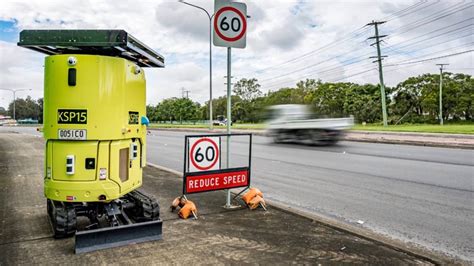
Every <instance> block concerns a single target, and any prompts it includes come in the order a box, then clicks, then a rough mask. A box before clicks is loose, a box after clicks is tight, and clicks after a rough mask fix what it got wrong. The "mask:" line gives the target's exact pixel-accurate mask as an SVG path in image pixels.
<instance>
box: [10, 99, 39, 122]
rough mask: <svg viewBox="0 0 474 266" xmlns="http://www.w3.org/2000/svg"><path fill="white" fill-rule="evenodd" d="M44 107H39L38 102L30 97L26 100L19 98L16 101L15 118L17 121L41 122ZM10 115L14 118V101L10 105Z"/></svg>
mask: <svg viewBox="0 0 474 266" xmlns="http://www.w3.org/2000/svg"><path fill="white" fill-rule="evenodd" d="M42 108H43V107H42V106H39V105H38V102H37V101H35V100H33V99H32V98H31V97H30V96H28V97H26V99H22V98H17V99H16V100H15V116H16V119H26V118H31V119H36V120H39V119H40V116H41V117H42V115H41V113H42ZM8 114H9V115H10V116H11V117H13V101H12V102H11V103H10V104H9V105H8Z"/></svg>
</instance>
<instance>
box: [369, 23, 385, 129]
mask: <svg viewBox="0 0 474 266" xmlns="http://www.w3.org/2000/svg"><path fill="white" fill-rule="evenodd" d="M385 22H386V21H374V20H372V22H371V23H369V24H367V25H368V26H372V25H373V26H374V27H375V36H373V37H370V38H369V39H375V43H373V44H371V45H370V46H373V45H374V44H376V45H377V56H376V57H375V56H371V57H370V58H377V60H375V61H373V62H372V63H375V62H378V65H379V80H380V94H381V95H380V96H381V99H382V117H383V126H384V127H386V126H387V125H388V124H387V105H386V103H385V101H386V97H387V96H386V95H385V85H384V82H383V70H382V60H383V58H384V57H387V56H384V55H382V53H381V52H380V41H381V40H380V39H382V38H384V37H387V35H379V29H378V25H380V24H383V23H385Z"/></svg>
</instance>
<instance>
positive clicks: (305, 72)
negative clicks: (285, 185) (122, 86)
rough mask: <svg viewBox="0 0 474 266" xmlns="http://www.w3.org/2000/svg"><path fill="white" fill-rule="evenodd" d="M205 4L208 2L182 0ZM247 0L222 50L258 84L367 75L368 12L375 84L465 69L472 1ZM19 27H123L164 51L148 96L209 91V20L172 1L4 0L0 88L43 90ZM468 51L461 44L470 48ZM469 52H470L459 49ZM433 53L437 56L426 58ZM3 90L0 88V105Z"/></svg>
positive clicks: (4, 100)
mask: <svg viewBox="0 0 474 266" xmlns="http://www.w3.org/2000/svg"><path fill="white" fill-rule="evenodd" d="M189 2H190V3H193V4H195V5H199V6H202V7H203V8H205V9H206V10H207V11H208V12H209V13H211V14H212V13H213V12H214V10H213V9H214V2H213V1H210V0H209V1H204V0H203V1H199V0H189ZM242 2H245V3H246V4H247V10H248V15H250V16H251V18H250V19H249V20H248V32H247V47H246V48H245V49H233V50H232V56H233V58H232V70H233V71H232V75H233V76H234V77H235V79H240V78H252V77H255V78H257V79H258V80H259V82H260V84H261V85H262V89H263V91H268V90H277V89H279V88H281V87H291V86H294V85H295V83H296V82H297V81H298V80H301V79H306V78H315V79H322V80H323V81H352V82H359V83H366V82H370V83H377V82H378V72H377V68H376V64H374V63H372V60H373V59H370V58H369V57H370V56H375V55H376V50H375V48H374V47H371V46H370V44H372V43H373V40H367V38H369V37H371V36H373V35H374V27H373V26H366V24H367V23H369V22H371V21H372V20H384V21H387V22H386V23H384V24H382V25H380V27H379V31H380V34H384V35H388V36H387V37H386V38H384V42H382V46H381V47H382V53H383V54H385V55H388V57H387V58H386V59H385V60H384V66H385V67H384V73H385V83H386V84H387V85H389V86H393V85H396V84H397V83H398V82H400V81H402V80H404V79H405V78H407V77H409V76H414V75H418V74H422V73H438V71H439V69H438V68H437V66H436V65H435V64H436V63H449V64H450V65H449V66H448V70H449V71H453V72H462V73H468V74H473V71H474V69H473V68H474V65H473V56H474V54H473V52H472V49H474V48H473V47H474V37H473V36H474V27H473V23H474V7H473V5H474V2H473V1H472V0H465V1H458V0H449V1H428V0H422V1H420V0H413V1H408V0H407V1H393V0H390V1H375V0H373V1H367V0H365V1H356V0H353V1H351V0H345V1H335V0H331V1H309V0H307V1H263V0H260V1H257V0H254V1H242ZM23 29H124V30H126V31H127V32H129V33H130V34H132V35H133V36H135V37H136V38H138V39H139V40H141V41H143V42H144V43H145V44H147V45H148V46H150V47H152V48H153V49H155V50H156V51H157V52H159V53H160V54H162V55H163V56H164V57H165V59H166V67H165V68H164V69H146V70H145V73H146V76H147V82H148V88H147V93H148V99H147V103H148V104H156V103H157V102H159V101H160V100H162V99H164V98H169V97H180V96H181V89H182V88H185V89H186V90H189V91H190V94H189V97H191V98H192V99H194V100H196V101H199V102H201V103H203V102H204V101H206V100H208V97H209V72H208V71H209V65H208V63H209V42H208V41H209V39H208V38H209V37H208V34H209V32H208V30H209V19H208V18H207V15H206V14H205V13H204V12H203V11H201V10H199V9H195V8H192V7H190V6H187V5H185V4H183V3H179V2H178V1H177V0H176V1H167V0H165V1H156V0H155V1H119V0H114V1H92V0H90V1H85V0H77V1H66V0H61V1H48V0H42V1H39V0H37V1H33V0H24V1H20V0H19V1H10V0H3V1H2V7H1V8H0V88H9V89H31V91H22V92H18V96H19V97H26V95H31V96H32V97H33V98H39V97H42V96H43V67H42V66H43V60H44V59H43V58H44V55H42V54H39V53H36V52H33V51H30V50H27V49H24V48H20V47H17V46H16V42H17V41H18V35H19V32H20V31H21V30H23ZM470 50H471V51H470ZM469 51H470V52H469ZM437 57H440V58H438V59H435V58H437ZM212 59H213V86H214V90H213V93H214V95H215V96H221V95H224V93H225V92H224V91H225V85H224V82H225V80H224V76H225V75H226V49H225V48H223V47H213V58H212ZM11 100H12V94H11V93H10V92H8V91H2V90H0V106H3V107H6V106H7V105H8V103H9V102H10V101H11Z"/></svg>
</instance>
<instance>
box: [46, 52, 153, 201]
mask: <svg viewBox="0 0 474 266" xmlns="http://www.w3.org/2000/svg"><path fill="white" fill-rule="evenodd" d="M71 58H73V59H74V60H70V59H71ZM71 62H72V63H73V64H71ZM145 99H146V81H145V75H144V72H143V71H141V69H140V68H139V67H138V66H137V65H136V64H135V63H133V62H131V61H128V60H127V59H124V58H119V57H110V56H102V55H83V54H62V55H51V56H48V57H46V59H45V77H44V137H45V139H46V141H47V142H46V160H45V181H44V182H45V183H44V193H45V196H46V197H47V198H48V199H51V200H56V201H66V202H98V201H105V202H106V201H110V200H114V199H117V198H119V197H121V196H123V195H125V194H127V193H128V192H130V191H132V190H135V189H136V188H138V187H140V186H141V184H142V168H143V167H144V166H145V165H146V156H145V154H146V132H147V131H146V125H143V124H142V123H141V118H142V117H144V116H146V110H145Z"/></svg>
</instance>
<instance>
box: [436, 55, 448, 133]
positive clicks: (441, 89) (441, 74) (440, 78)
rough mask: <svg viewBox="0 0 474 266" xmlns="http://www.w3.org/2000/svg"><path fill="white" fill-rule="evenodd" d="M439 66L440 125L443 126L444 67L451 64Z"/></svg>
mask: <svg viewBox="0 0 474 266" xmlns="http://www.w3.org/2000/svg"><path fill="white" fill-rule="evenodd" d="M436 65H437V66H439V124H440V125H443V124H444V122H443V66H447V65H449V64H436Z"/></svg>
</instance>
